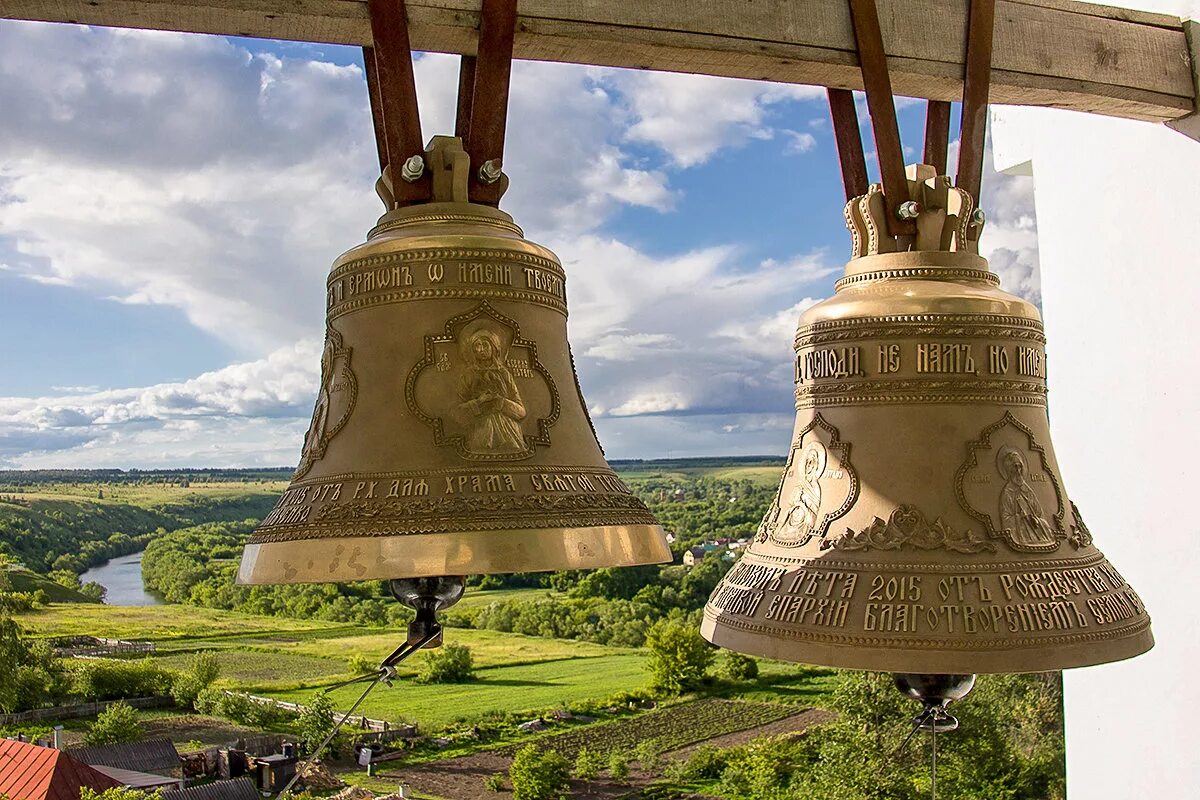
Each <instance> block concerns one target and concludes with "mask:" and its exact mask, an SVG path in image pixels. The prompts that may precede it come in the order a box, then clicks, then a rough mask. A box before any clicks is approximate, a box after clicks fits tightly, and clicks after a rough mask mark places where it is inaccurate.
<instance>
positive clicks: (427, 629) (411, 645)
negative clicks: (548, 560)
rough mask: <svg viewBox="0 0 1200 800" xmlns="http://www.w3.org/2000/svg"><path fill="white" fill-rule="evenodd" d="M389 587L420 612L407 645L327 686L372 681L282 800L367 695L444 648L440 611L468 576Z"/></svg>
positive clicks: (397, 582)
mask: <svg viewBox="0 0 1200 800" xmlns="http://www.w3.org/2000/svg"><path fill="white" fill-rule="evenodd" d="M389 588H390V589H391V591H392V596H393V597H395V598H396V599H397V600H399V601H400V602H401V603H403V604H404V605H406V606H408V607H409V608H411V609H413V610H414V611H416V612H417V618H416V619H414V620H413V621H412V622H410V623H409V625H408V636H407V637H406V638H405V640H404V644H402V645H400V646H399V647H397V648H396V649H395V650H393V651H392V654H391V655H389V656H388V657H387V658H385V659H384V660H383V661H382V662H380V664H379V669H378V670H377V671H376V672H374V673H371V674H367V675H363V676H361V677H358V678H354V679H353V680H349V681H346V682H345V683H340V684H335V685H334V686H331V687H328V688H329V689H336V688H340V687H342V686H347V685H349V684H352V683H359V682H361V681H364V680H368V679H371V683H370V684H369V685H368V686H367V688H366V689H364V690H363V693H362V694H360V695H359V696H358V699H357V700H355V701H354V705H352V706H350V710H349V711H347V712H346V713H345V714H343V715H342V717H341V719H339V720H338V721H337V722H335V723H334V724H333V727H332V728H330V729H329V733H328V735H326V737H325V739H324V740H323V741H322V742H321V744H319V745H317V747H316V749H314V750H313V751H312V753H311V754H309V756H308V758H306V759H305V760H304V761H303V762H302V763H301V764H300V766H299V767H298V768H297V770H296V774H295V775H293V776H292V779H291V780H290V781H288V784H287V786H285V787H283V791H282V792H280V793H279V800H282V798H284V797H287V795H288V793H290V792H291V790H292V787H294V786H295V785H296V782H297V781H298V780H300V777H301V776H302V775H303V774H304V772H305V769H306V768H307V766H308V765H309V764H311V763H312V762H313V761H315V760H316V759H318V758H320V757H321V754H322V753H323V752H325V748H326V747H328V746H329V743H330V742H331V741H333V737H334V736H336V735H337V732H338V731H339V730H341V727H342V726H343V725H345V724H346V720H348V719H350V717H351V716H352V715H353V714H354V712H355V711H357V710H358V707H359V706H360V705H362V702H363V701H364V700H366V699H367V695H369V694H370V693H371V691H372V690H373V689H374V688H375V687H376V686H378V685H379V684H381V683H386V684H387V685H388V686H391V685H392V679H393V678H394V677H396V665H397V664H399V663H400V662H401V661H404V660H405V659H406V658H408V657H409V656H411V655H412V654H413V653H415V652H417V651H418V650H421V649H423V648H433V647H439V646H441V644H442V626H441V623H439V622H438V621H437V612H439V611H441V610H443V609H446V608H449V607H450V606H452V605H454V604H455V603H457V602H458V601H459V600H461V599H462V596H463V591H464V590H465V589H466V577H465V576H463V575H443V576H440V577H436V578H393V579H392V580H391V581H390V583H389ZM327 691H328V689H327Z"/></svg>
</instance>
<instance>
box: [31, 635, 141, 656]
mask: <svg viewBox="0 0 1200 800" xmlns="http://www.w3.org/2000/svg"><path fill="white" fill-rule="evenodd" d="M153 652H154V642H128V641H125V640H124V639H101V638H98V637H94V636H77V637H72V639H70V640H67V641H64V642H63V644H62V645H61V646H56V647H55V648H54V654H55V655H57V656H64V657H73V658H89V657H90V658H96V657H100V656H117V655H130V654H134V655H136V654H138V653H153Z"/></svg>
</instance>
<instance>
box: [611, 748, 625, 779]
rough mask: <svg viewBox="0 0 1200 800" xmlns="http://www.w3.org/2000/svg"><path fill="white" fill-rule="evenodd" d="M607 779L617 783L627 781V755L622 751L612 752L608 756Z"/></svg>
mask: <svg viewBox="0 0 1200 800" xmlns="http://www.w3.org/2000/svg"><path fill="white" fill-rule="evenodd" d="M608 777H610V778H612V779H613V780H614V781H616V782H617V783H624V782H625V781H626V780H628V779H629V754H628V753H626V752H625V751H624V750H613V751H612V752H611V753H609V754H608Z"/></svg>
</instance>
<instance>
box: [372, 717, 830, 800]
mask: <svg viewBox="0 0 1200 800" xmlns="http://www.w3.org/2000/svg"><path fill="white" fill-rule="evenodd" d="M833 717H834V714H833V713H832V712H830V711H826V710H825V709H821V708H807V709H805V710H804V711H801V712H799V713H796V714H793V715H791V716H790V717H784V718H783V719H781V720H777V721H775V722H770V723H767V724H765V725H758V726H755V727H753V728H747V729H746V730H742V731H735V732H733V733H727V734H724V735H722V736H717V737H714V738H712V739H709V740H707V741H704V742H697V743H696V744H692V745H688V746H687V747H682V748H680V749H678V750H673V751H671V752H669V753H664V756H665V757H666V758H669V759H671V760H674V761H681V760H683V759H685V758H687V757H688V756H689V755H691V754H692V753H694V752H695V751H696V750H697V749H698V748H700V747H701V746H703V745H714V746H716V747H735V746H737V745H741V744H745V743H746V742H749V741H751V740H753V739H757V738H758V737H760V736H779V735H781V734H789V733H799V732H801V731H805V730H807V729H808V728H810V727H812V726H813V725H819V724H821V723H823V722H828V721H829V720H831V719H833ZM510 764H512V758H511V756H507V755H500V754H499V753H498V752H496V751H492V750H485V751H483V752H480V753H474V754H472V755H469V756H461V757H459V758H448V759H445V760H444V761H431V762H429V763H426V764H419V765H414V766H411V767H400V768H397V769H395V770H388V771H386V772H384V773H382V774H381V775H380V777H383V778H388V779H395V780H398V781H402V782H404V783H407V784H409V785H410V786H412V788H413V789H416V790H417V791H418V792H420V793H422V794H427V795H433V796H434V797H442V798H447V800H511V799H512V792H511V791H509V790H507V789H506V790H505V791H502V792H493V791H491V790H490V789H487V788H486V787H485V786H484V781H485V780H486V779H487V778H488V777H489V776H491V775H495V774H496V773H498V772H499V773H507V772H508V767H509V765H510ZM661 779H662V775H661V774H659V773H657V772H654V773H651V772H642V771H641V770H638V769H634V768H632V765H631V769H630V774H629V781H628V782H626V783H615V782H612V781H609V780H607V779H604V778H601V779H599V780H596V781H593V782H592V784H591V785H590V786H587V785H585V784H583V783H582V782H581V781H571V789H570V792H569V796H570V797H573V798H574V797H578V798H587V800H616V799H617V798H620V797H625V796H626V795H629V794H630V793H632V792H634V791H635V790H637V789H640V788H645V787H646V786H649V785H650V784H652V783H654V782H655V781H657V780H661ZM505 784H506V786H507V775H506V779H505Z"/></svg>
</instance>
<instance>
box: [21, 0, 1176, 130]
mask: <svg viewBox="0 0 1200 800" xmlns="http://www.w3.org/2000/svg"><path fill="white" fill-rule="evenodd" d="M479 8H480V0H409V2H408V11H409V29H410V32H411V37H412V42H413V46H414V47H416V48H418V49H420V50H429V51H436V52H447V53H463V54H467V55H473V54H474V53H475V47H476V41H477V37H478V33H477V28H478V24H479ZM879 11H880V22H881V27H882V32H883V38H884V42H885V44H886V47H887V53H888V60H889V64H890V66H891V70H892V84H893V86H894V87H895V89H896V91H897V92H899V93H901V94H906V95H911V96H916V97H926V98H930V99H933V100H957V99H959V98H960V97H961V95H962V76H963V69H964V55H965V53H964V49H965V41H966V37H965V30H966V14H967V3H966V1H965V0H879ZM0 17H4V18H11V19H31V20H46V21H51V22H77V23H83V24H90V25H113V26H118V27H131V28H159V29H165V30H181V31H193V32H197V33H215V34H225V35H234V36H255V37H262V38H274V39H292V40H299V41H313V42H326V43H331V44H348V45H370V44H371V28H370V22H369V19H368V16H367V6H366V2H365V1H364V0H0ZM514 54H515V55H516V57H517V58H522V59H531V60H540V61H563V62H573V63H584V64H598V65H603V66H617V67H633V68H641V69H657V70H666V71H672V72H698V73H705V74H710V75H725V76H730V77H738V78H754V79H762V80H773V81H780V82H785V83H804V84H816V85H824V86H830V87H834V88H843V89H861V88H862V85H861V76H860V75H859V72H858V68H857V64H858V60H857V56H856V54H855V49H854V35H853V30H852V28H851V24H850V13H849V8H848V6H847V4H846V3H836V2H828V0H755V1H754V2H746V0H709V1H708V2H703V3H699V2H694V0H656V1H655V2H624V1H623V2H613V0H521V5H520V16H519V18H518V23H517V37H516V41H515V45H514ZM1187 54H1188V47H1187V41H1186V37H1185V35H1184V29H1183V24H1182V22H1181V21H1180V20H1177V19H1175V18H1172V17H1166V16H1162V15H1157V14H1148V13H1145V12H1139V11H1131V10H1128V9H1118V8H1111V7H1107V6H1093V5H1088V4H1084V3H1076V2H1071V0H998V2H997V4H996V27H995V54H994V61H993V67H994V69H993V73H992V87H991V100H992V102H995V103H1013V104H1020V105H1047V106H1055V107H1060V108H1072V109H1076V110H1081V111H1090V112H1095V113H1100V114H1109V115H1113V116H1120V117H1130V118H1134V119H1148V120H1167V119H1173V118H1176V117H1180V116H1182V115H1184V114H1187V113H1189V112H1191V111H1192V110H1193V109H1194V105H1195V104H1194V97H1195V90H1194V88H1193V82H1192V74H1191V67H1190V65H1189V62H1188V57H1187Z"/></svg>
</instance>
